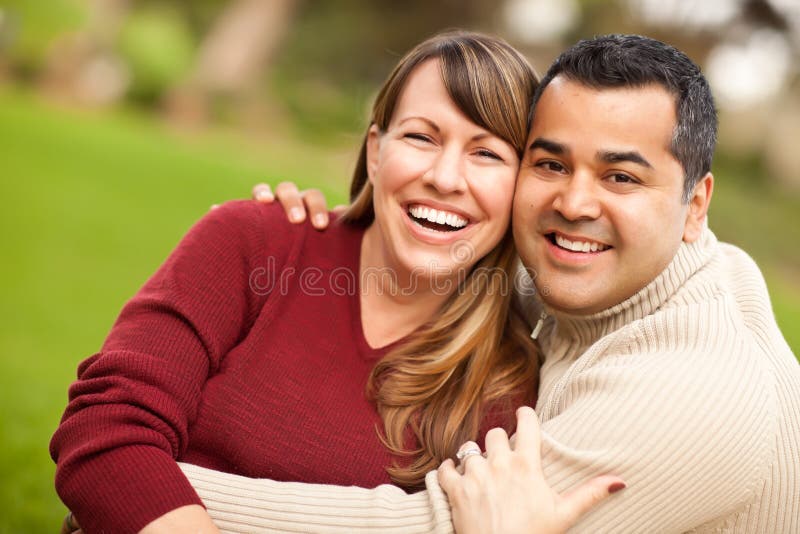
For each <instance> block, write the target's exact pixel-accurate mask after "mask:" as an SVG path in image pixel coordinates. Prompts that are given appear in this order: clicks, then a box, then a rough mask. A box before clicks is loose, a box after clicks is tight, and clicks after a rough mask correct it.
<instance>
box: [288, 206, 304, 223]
mask: <svg viewBox="0 0 800 534" xmlns="http://www.w3.org/2000/svg"><path fill="white" fill-rule="evenodd" d="M289 219H291V220H292V221H294V222H300V221H302V220H303V210H301V209H300V208H292V209H290V210H289Z"/></svg>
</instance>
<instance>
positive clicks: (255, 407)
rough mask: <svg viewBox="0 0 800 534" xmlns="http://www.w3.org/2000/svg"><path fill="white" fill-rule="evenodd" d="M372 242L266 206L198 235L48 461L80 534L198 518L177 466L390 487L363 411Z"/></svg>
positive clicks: (81, 402)
mask: <svg viewBox="0 0 800 534" xmlns="http://www.w3.org/2000/svg"><path fill="white" fill-rule="evenodd" d="M362 235H363V229H360V228H356V227H353V226H348V225H343V224H334V225H333V226H332V228H331V230H330V231H328V232H326V233H325V234H321V233H319V232H317V231H315V230H313V229H312V228H311V227H310V225H309V224H306V225H301V226H296V225H292V224H289V223H288V222H287V221H286V218H285V216H284V213H283V210H282V209H281V208H280V207H279V206H277V205H276V206H274V207H265V206H262V205H259V204H257V203H255V202H233V203H228V204H226V205H223V206H221V207H219V208H217V209H215V210H213V211H211V212H210V213H209V214H208V215H207V216H205V217H204V218H203V219H202V220H201V221H200V222H199V223H197V224H196V225H195V226H194V227H193V228H192V229H191V231H190V232H189V233H188V235H187V236H186V237H185V238H184V239H183V240H182V241H181V243H180V244H179V246H178V247H177V248H176V250H175V251H174V252H173V253H172V255H171V256H170V257H169V259H167V261H166V262H165V263H164V265H163V266H162V267H161V268H160V269H159V270H158V272H157V273H156V274H155V275H154V276H153V277H152V278H151V279H150V280H149V281H148V282H147V283H146V284H145V285H144V287H143V288H142V289H141V290H140V291H139V292H138V293H137V294H136V296H135V297H133V299H132V300H131V301H130V302H128V303H127V304H126V305H125V307H124V309H123V310H122V312H121V314H120V316H119V318H118V320H117V321H116V323H115V325H114V327H113V329H112V331H111V333H110V334H109V336H108V338H107V339H106V341H105V343H104V344H103V347H102V349H101V351H100V352H99V353H97V354H95V355H94V356H92V357H91V358H89V359H88V360H86V361H84V362H83V363H82V364H81V365H80V368H79V370H78V380H77V382H75V383H74V384H72V386H71V388H70V391H69V397H70V401H69V405H68V406H67V409H66V412H65V414H64V416H63V419H62V422H61V425H60V426H59V428H58V430H57V431H56V433H55V435H54V437H53V440H52V443H51V454H52V456H53V458H54V460H56V462H57V464H58V468H57V474H56V486H57V490H58V493H59V495H60V496H61V498H62V499H63V501H64V502H65V503H66V505H67V506H68V507H69V508H70V510H72V511H73V512H74V514H75V516H76V517H77V519H78V521H79V523H80V524H81V526H82V527H83V529H84V531H85V532H88V533H92V532H102V531H104V532H114V533H115V534H116V533H126V532H137V531H138V530H140V529H141V528H142V527H143V526H144V525H146V524H147V523H149V522H150V521H152V520H153V519H155V518H157V517H159V516H161V515H163V514H164V513H166V512H168V511H170V510H172V509H174V508H177V507H179V506H183V505H188V504H200V503H201V499H200V497H199V496H198V495H197V493H196V492H195V490H194V489H193V488H192V486H191V485H190V484H189V482H188V481H187V479H186V477H185V476H184V475H183V473H182V472H181V470H180V468H179V466H178V465H177V463H176V461H175V460H176V459H180V460H182V461H185V462H189V463H192V464H196V465H199V466H204V467H208V468H212V469H216V470H220V471H226V472H229V473H235V474H239V475H246V476H248V477H263V478H271V479H275V480H291V481H299V482H309V483H327V484H343V485H359V486H364V487H374V486H377V485H379V484H382V483H388V482H389V481H390V479H389V477H388V475H387V473H386V470H385V468H386V466H387V465H389V464H390V463H391V461H392V458H391V456H390V455H389V453H388V450H387V449H386V447H384V446H383V444H382V443H381V442H380V440H379V438H378V434H377V431H376V427H380V425H381V421H380V418H379V416H378V415H377V413H376V411H375V409H374V407H373V405H372V404H371V403H370V402H369V401H368V400H367V399H366V396H365V385H366V381H367V377H368V375H369V373H370V370H371V369H372V367H373V365H374V363H375V361H377V359H378V358H380V356H382V354H383V353H384V349H382V350H373V349H371V348H370V347H369V345H368V344H367V342H366V340H365V339H364V336H363V329H362V327H361V319H360V317H361V316H360V304H359V299H358V291H357V287H358V286H357V276H358V272H359V269H358V266H359V254H360V246H361V238H362ZM396 491H399V490H396ZM399 492H400V493H402V492H401V491H399Z"/></svg>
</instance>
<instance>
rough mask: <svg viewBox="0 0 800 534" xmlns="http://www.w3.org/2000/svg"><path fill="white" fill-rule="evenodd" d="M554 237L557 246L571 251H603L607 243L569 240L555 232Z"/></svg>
mask: <svg viewBox="0 0 800 534" xmlns="http://www.w3.org/2000/svg"><path fill="white" fill-rule="evenodd" d="M555 237H556V244H557V245H558V246H559V247H561V248H565V249H567V250H571V251H573V252H597V251H598V250H599V251H603V250H606V249H607V248H608V245H601V244H600V243H596V242H594V241H570V240H569V239H567V238H566V237H561V236H560V235H558V234H555Z"/></svg>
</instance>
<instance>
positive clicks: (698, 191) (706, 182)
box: [683, 172, 714, 243]
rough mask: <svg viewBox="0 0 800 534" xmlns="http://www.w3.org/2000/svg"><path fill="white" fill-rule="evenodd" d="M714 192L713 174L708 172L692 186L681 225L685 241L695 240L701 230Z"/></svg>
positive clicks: (691, 241)
mask: <svg viewBox="0 0 800 534" xmlns="http://www.w3.org/2000/svg"><path fill="white" fill-rule="evenodd" d="M713 192H714V176H713V175H712V174H711V173H710V172H709V173H706V175H705V176H703V177H702V178H701V179H700V181H699V182H697V185H695V186H694V190H693V191H692V197H691V198H690V199H689V211H688V212H687V213H686V224H685V225H684V227H683V240H684V241H685V242H687V243H693V242H695V241H697V239H698V238H699V237H700V234H701V233H702V231H703V226H704V225H705V221H706V216H707V215H708V205H709V203H710V202H711V195H712V193H713Z"/></svg>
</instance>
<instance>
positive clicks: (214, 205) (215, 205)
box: [209, 204, 219, 210]
mask: <svg viewBox="0 0 800 534" xmlns="http://www.w3.org/2000/svg"><path fill="white" fill-rule="evenodd" d="M218 207H219V204H211V207H210V208H209V209H212V210H215V209H217V208H218Z"/></svg>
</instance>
